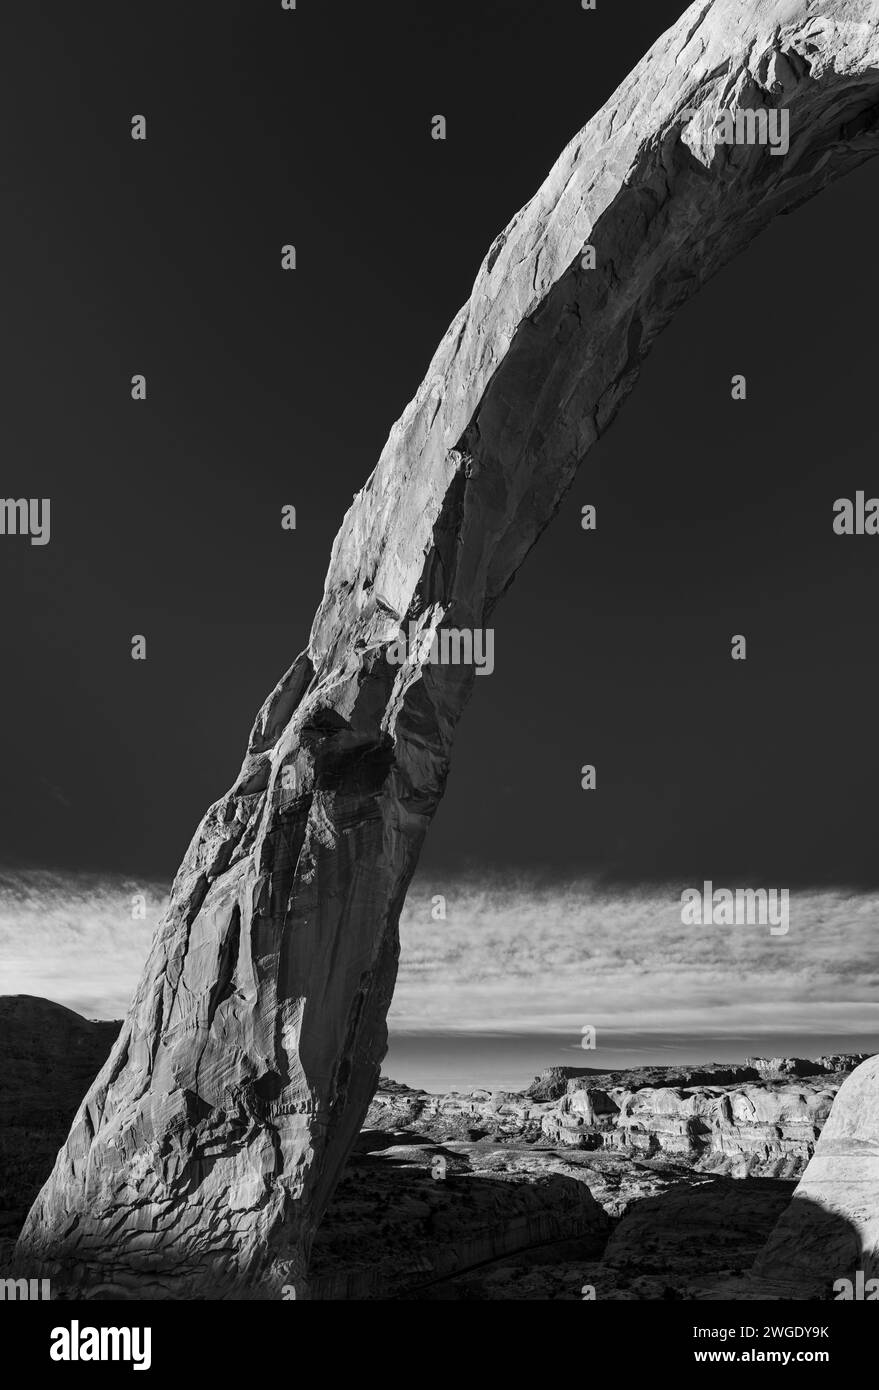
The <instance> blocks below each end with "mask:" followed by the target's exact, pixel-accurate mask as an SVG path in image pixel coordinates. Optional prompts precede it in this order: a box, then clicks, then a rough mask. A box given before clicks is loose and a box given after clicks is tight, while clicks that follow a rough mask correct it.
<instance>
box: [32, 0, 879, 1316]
mask: <svg viewBox="0 0 879 1390" xmlns="http://www.w3.org/2000/svg"><path fill="white" fill-rule="evenodd" d="M754 107H765V108H779V109H781V108H786V109H788V110H789V112H790V131H791V144H790V150H789V152H788V153H787V154H786V155H785V156H783V157H774V156H772V155H771V154H770V153H769V151H768V150H767V149H765V148H760V147H754V146H733V147H726V146H717V144H716V141H715V138H714V136H713V135H712V133H711V129H710V127H711V124H712V120H713V118H714V117H715V116H716V115H718V114H719V113H720V112H721V111H725V110H732V111H737V110H743V109H748V108H754ZM689 110H695V111H696V112H697V113H699V114H698V115H697V117H696V118H693V119H690V118H689V117H688V116H687V115H686V114H685V113H686V112H688V111H689ZM877 115H879V0H874V2H873V3H864V0H808V2H807V0H700V3H697V4H695V5H693V6H692V7H691V8H690V9H689V10H687V12H686V13H685V14H684V15H683V17H682V18H681V19H680V20H679V22H678V23H677V24H676V25H675V26H674V27H673V28H672V29H671V30H670V31H669V32H668V33H667V34H665V35H664V36H663V37H662V38H661V39H660V40H659V41H658V42H657V43H656V45H655V46H654V47H653V49H652V50H651V51H650V52H649V53H648V54H647V56H646V57H645V58H644V59H643V61H642V62H641V63H640V64H639V65H638V67H637V68H636V69H635V70H634V71H633V72H632V74H631V75H630V76H629V77H628V78H627V80H626V81H625V82H624V83H623V84H622V86H621V87H620V88H619V89H618V91H617V92H616V93H615V94H614V96H613V97H612V98H611V100H610V101H609V102H608V103H607V104H606V105H605V106H604V107H603V109H602V110H601V111H599V112H598V114H597V115H596V116H595V117H594V118H593V119H592V120H591V121H590V122H589V123H588V124H587V125H586V126H585V127H584V129H583V130H582V131H580V133H579V134H578V135H577V136H576V137H575V138H574V139H573V140H572V141H571V143H570V144H569V145H568V147H567V148H566V149H565V150H564V152H563V153H562V155H561V156H560V158H559V159H558V161H557V162H556V164H555V166H554V168H553V169H552V171H551V172H550V174H549V177H548V178H547V180H546V182H545V183H544V184H543V186H542V188H541V189H540V190H539V191H538V193H537V194H536V195H535V196H534V198H532V199H531V201H530V202H529V203H528V204H527V205H526V206H525V207H524V208H523V209H522V211H521V212H520V213H518V214H517V216H516V217H514V218H513V220H512V222H511V223H510V225H509V226H508V227H507V228H506V229H505V231H504V232H503V233H501V235H500V236H499V237H498V238H497V239H496V241H495V242H494V244H493V246H492V247H491V249H490V251H489V253H488V255H487V257H486V259H485V261H484V263H483V265H482V267H481V268H480V270H479V273H478V276H477V279H476V283H475V285H474V289H473V293H472V295H471V298H470V300H469V301H468V303H467V304H466V305H465V306H464V308H463V309H462V310H461V312H460V313H459V314H458V316H457V317H456V319H455V320H454V322H453V324H452V326H451V328H450V329H449V331H448V333H447V334H446V336H445V338H444V339H443V341H442V343H441V344H440V347H439V349H438V351H437V353H436V356H435V357H434V360H433V362H432V363H431V366H430V368H429V370H428V373H427V376H426V378H425V381H424V383H423V385H422V386H421V388H420V390H419V391H418V394H417V395H416V397H415V399H414V400H413V402H412V403H411V404H410V406H409V407H408V408H407V410H406V411H405V412H404V414H403V416H402V417H401V419H400V420H399V421H398V422H397V424H396V425H395V426H394V428H393V430H392V432H391V435H390V438H389V440H388V443H387V445H386V447H385V450H384V452H383V454H382V457H381V459H380V461H379V463H378V466H377V468H376V470H375V472H374V473H373V474H372V476H371V478H370V479H369V481H368V482H367V483H366V485H365V487H364V488H363V490H362V491H361V492H360V493H359V494H358V496H357V498H356V499H355V501H354V504H353V506H352V507H351V508H350V510H349V512H348V514H347V516H346V517H345V520H344V522H343V525H342V528H341V530H340V532H339V535H338V536H337V538H336V541H335V544H334V546H333V551H332V557H331V561H330V567H329V573H328V575H327V580H326V587H325V592H324V597H323V600H322V602H321V605H320V608H319V610H318V612H317V615H316V617H315V620H314V625H313V628H312V632H311V637H310V640H309V644H308V648H307V650H306V651H305V652H303V653H302V654H301V655H300V656H299V657H298V658H297V659H296V661H295V662H294V663H293V665H292V667H291V668H290V670H289V671H288V672H287V674H286V675H285V676H284V678H283V679H282V680H281V682H280V683H279V684H278V686H277V687H276V689H275V690H274V691H273V692H272V694H271V695H270V696H269V698H268V700H267V701H266V703H265V705H264V706H263V708H262V710H261V711H260V713H259V715H258V717H257V720H256V723H255V725H254V728H253V731H252V733H251V736H250V741H249V745H248V749H247V754H246V757H245V760H244V764H243V767H242V770H241V773H240V775H239V778H238V780H237V781H236V783H235V785H234V787H233V788H232V790H231V791H230V792H229V793H228V794H227V795H226V796H224V797H223V798H222V799H221V800H220V801H218V802H217V803H216V804H215V805H214V806H212V807H211V808H210V809H209V811H208V812H207V814H206V816H205V818H204V820H203V821H202V824H201V825H200V827H199V829H198V831H197V833H196V835H195V838H194V839H193V841H192V844H191V845H190V847H189V850H188V852H187V854H186V857H185V859H184V861H183V864H182V865H181V868H180V870H179V872H178V875H177V878H176V880H175V883H174V888H173V892H172V898H171V903H170V907H169V910H168V913H167V915H166V917H165V918H164V920H163V922H162V923H161V925H160V927H159V930H158V932H157V934H156V938H155V941H154V943H153V946H152V949H151V952H150V956H149V959H148V961H147V964H146V966H145V968H144V973H143V976H142V978H141V981H140V984H139V987H138V990H137V992H136V995H135V998H134V1001H133V1003H132V1006H131V1009H130V1012H129V1015H128V1017H127V1019H126V1022H125V1025H124V1027H123V1030H122V1033H121V1035H120V1038H119V1041H118V1043H117V1044H116V1046H115V1047H114V1049H113V1052H112V1054H111V1056H110V1058H109V1060H108V1062H107V1064H106V1066H105V1067H104V1068H103V1070H102V1072H101V1074H100V1075H99V1077H98V1078H97V1080H96V1082H95V1083H94V1085H93V1086H92V1088H91V1090H90V1092H89V1094H88V1095H87V1096H86V1098H85V1100H84V1101H83V1104H82V1106H81V1108H80V1110H79V1112H78V1114H77V1116H76V1119H75V1121H74V1124H73V1127H72V1130H71V1133H70V1136H69V1138H68V1141H67V1144H66V1146H65V1148H64V1149H63V1150H62V1151H61V1153H60V1154H59V1156H58V1159H57V1162H56V1164H55V1168H54V1170H53V1173H52V1175H51V1177H50V1179H49V1181H48V1182H47V1184H46V1186H45V1187H44V1189H43V1191H42V1193H41V1195H40V1197H39V1198H38V1200H37V1202H36V1203H35V1205H34V1207H33V1209H32V1211H31V1213H30V1216H29V1218H28V1221H27V1223H26V1226H25V1229H24V1231H23V1233H22V1236H21V1239H20V1242H19V1247H18V1257H19V1260H20V1261H21V1262H22V1264H24V1265H26V1266H27V1269H28V1271H29V1273H30V1274H31V1275H36V1274H37V1273H38V1272H40V1273H43V1274H49V1275H51V1277H52V1279H53V1282H54V1284H55V1287H56V1290H57V1291H59V1292H60V1291H62V1290H67V1291H71V1292H72V1291H77V1290H84V1289H87V1288H89V1287H91V1286H94V1285H96V1284H100V1285H101V1286H103V1287H104V1288H108V1287H109V1288H110V1289H112V1290H115V1291H116V1292H117V1294H118V1296H120V1297H125V1296H129V1295H130V1296H135V1297H141V1298H144V1297H145V1298H163V1297H175V1298H182V1297H190V1298H206V1297H218V1298H222V1297H232V1298H273V1297H278V1296H279V1295H280V1290H281V1287H282V1286H283V1285H284V1284H291V1283H292V1284H294V1285H295V1286H296V1288H297V1292H298V1294H299V1296H307V1278H306V1269H307V1259H308V1251H309V1247H310V1242H311V1238H312V1234H313V1232H314V1229H315V1227H316V1225H317V1223H318V1221H319V1219H320V1216H321V1214H322V1212H323V1210H324V1208H325V1205H326V1202H327V1200H328V1198H329V1196H330V1193H331V1192H332V1188H333V1185H334V1183H335V1181H336V1178H337V1177H338V1174H339V1171H340V1168H341V1166H342V1164H343V1163H344V1160H345V1157H346V1155H347V1153H348V1150H349V1148H350V1145H351V1143H352V1142H353V1139H354V1136H355V1134H356V1132H357V1130H358V1128H359V1125H360V1123H361V1121H362V1118H363V1116H364V1113H365V1110H366V1107H367V1105H368V1102H369V1099H370V1096H371V1093H372V1090H373V1088H374V1086H375V1083H376V1081H377V1079H378V1075H379V1066H380V1062H381V1058H382V1056H383V1053H384V1048H385V1042H386V1030H385V1018H386V1014H387V1009H388V1005H389V1003H390V998H391V993H392V990H393V984H394V977H395V971H396V958H397V950H398V947H397V919H398V916H399V912H400V908H401V905H402V902H403V899H404V896H405V893H406V890H407V887H408V884H409V882H410V879H411V876H412V873H413V871H414V868H415V865H416V861H417V858H418V853H419V850H420V846H421V843H422V841H423V838H424V835H425V833H426V831H427V828H428V826H429V823H430V819H431V816H432V814H433V812H434V810H435V808H436V806H437V804H438V801H439V799H440V797H441V795H442V791H443V785H444V780H445V776H446V772H447V769H448V760H449V755H450V749H451V743H452V738H453V734H454V729H455V724H456V721H457V719H458V716H459V714H460V712H461V710H462V708H463V705H464V704H465V702H466V699H467V698H468V696H469V694H470V691H471V687H472V684H473V672H472V669H467V668H464V667H455V666H447V667H440V666H426V665H422V664H420V662H419V661H418V660H417V659H416V660H414V661H413V662H412V663H411V664H409V665H404V666H402V667H399V666H392V665H390V664H389V663H388V661H387V660H386V659H385V652H386V650H387V647H388V645H389V643H390V642H391V641H392V640H393V638H394V636H395V635H396V631H397V627H398V623H399V622H400V621H401V620H402V621H405V622H409V621H412V622H415V623H416V624H418V625H419V627H420V628H421V629H422V630H424V631H425V632H429V631H430V630H433V629H435V628H436V627H437V625H438V624H439V623H440V622H442V623H443V624H444V625H445V626H457V627H465V628H466V627H477V628H478V627H483V626H485V625H487V623H488V622H489V620H490V615H491V612H492V609H493V607H494V605H495V603H496V602H497V600H498V599H499V598H500V597H501V595H502V594H503V592H504V590H505V589H506V588H507V586H508V585H509V584H510V583H511V581H512V579H513V577H514V575H515V573H516V571H517V569H518V567H519V565H520V564H521V562H522V561H523V559H524V558H525V556H526V555H527V553H528V551H529V550H530V548H531V546H532V545H533V544H534V543H535V541H536V540H537V538H538V536H539V535H540V533H541V531H542V530H543V529H544V527H545V526H546V524H547V523H548V521H549V520H550V518H551V517H552V515H553V513H554V511H555V509H556V507H557V506H558V504H559V502H560V500H561V498H562V496H563V494H564V492H565V490H566V489H567V487H568V485H569V484H570V482H571V480H572V478H573V476H574V473H575V470H576V468H577V466H578V464H579V463H580V462H581V460H582V458H583V456H584V455H585V453H586V452H587V451H588V449H589V447H590V446H591V445H592V444H593V443H594V442H595V440H596V439H597V438H598V437H599V435H600V434H601V433H602V432H603V431H604V430H605V429H606V428H607V426H608V425H609V424H610V422H611V420H612V419H613V417H614V415H615V413H616V411H617V409H618V408H619V406H620V404H621V403H622V401H623V400H624V398H625V396H626V395H627V393H628V392H629V390H630V389H631V387H632V386H633V385H634V382H635V380H636V378H637V374H638V367H639V362H640V360H641V359H642V358H643V357H644V355H645V353H646V352H647V350H648V349H649V347H650V345H651V343H652V342H653V340H654V339H655V337H656V336H657V334H658V333H659V332H660V330H661V329H662V328H663V326H664V325H665V324H666V323H667V322H668V320H669V318H670V317H671V315H672V313H673V312H674V310H675V309H676V308H677V307H678V306H679V305H680V304H682V303H683V302H684V301H685V300H686V299H687V298H688V297H689V296H690V295H691V294H692V293H693V292H694V291H695V290H696V289H698V287H699V286H700V285H701V284H702V283H703V282H704V281H705V280H707V279H708V278H709V277H710V276H711V275H712V274H713V273H714V272H715V271H716V270H717V269H718V268H719V267H720V266H721V265H722V264H723V263H724V262H725V261H727V260H728V259H729V258H730V257H731V256H733V255H734V254H735V253H736V251H738V250H739V249H741V248H742V247H743V246H744V245H746V244H747V242H749V241H750V240H751V239H752V238H753V237H754V236H755V235H756V234H757V232H758V231H760V230H761V228H762V227H764V226H765V225H766V223H767V222H768V221H769V220H770V219H771V218H772V217H773V215H774V214H776V213H778V212H782V211H785V210H787V209H790V208H791V207H793V206H795V205H796V204H797V203H799V202H801V201H803V200H804V199H806V198H808V197H810V196H812V195H813V194H814V193H816V192H817V191H819V190H820V189H821V188H822V187H823V186H824V185H825V184H826V183H828V182H829V181H830V180H831V179H833V178H835V177H836V176H838V175H840V174H842V173H844V172H846V171H848V170H850V169H852V168H854V167H855V166H856V165H857V164H859V163H860V162H862V161H863V160H864V159H866V158H868V157H869V156H870V155H872V154H874V153H876V152H877V150H879V132H877ZM587 245H592V246H594V247H595V250H596V257H597V268H596V269H595V270H586V269H583V267H582V264H581V260H582V256H583V251H584V248H585V247H586V246H587Z"/></svg>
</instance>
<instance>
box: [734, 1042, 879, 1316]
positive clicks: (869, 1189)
mask: <svg viewBox="0 0 879 1390" xmlns="http://www.w3.org/2000/svg"><path fill="white" fill-rule="evenodd" d="M877 1193H879V1056H877V1057H871V1058H870V1059H869V1060H868V1061H866V1062H863V1063H862V1064H861V1066H859V1067H858V1068H857V1069H856V1070H855V1071H853V1072H852V1074H851V1076H850V1077H849V1078H848V1079H847V1080H846V1081H844V1082H843V1084H842V1086H841V1087H840V1090H839V1094H838V1095H837V1097H836V1100H835V1101H834V1103H833V1108H832V1110H831V1112H830V1118H829V1119H828V1121H827V1124H826V1125H825V1126H824V1129H823V1131H822V1133H821V1138H820V1139H819V1140H818V1144H817V1146H816V1148H815V1153H814V1156H813V1157H812V1160H811V1162H810V1163H809V1165H808V1167H807V1168H806V1171H805V1173H804V1174H803V1176H802V1178H801V1180H800V1182H799V1184H798V1186H797V1189H796V1192H795V1193H794V1197H793V1201H792V1202H791V1203H790V1206H789V1207H788V1208H787V1210H786V1211H785V1212H784V1214H783V1216H782V1217H781V1219H780V1220H779V1222H778V1225H777V1226H776V1228H775V1230H774V1231H773V1232H772V1235H771V1236H770V1238H769V1240H768V1241H767V1243H766V1247H765V1249H764V1250H763V1252H762V1253H761V1255H760V1257H759V1259H758V1260H757V1263H756V1264H755V1266H754V1271H753V1272H754V1277H755V1279H758V1280H762V1281H764V1282H766V1283H774V1284H777V1285H778V1286H779V1287H780V1288H782V1289H783V1290H784V1292H785V1294H786V1296H790V1297H813V1298H829V1297H833V1294H832V1292H831V1291H832V1289H833V1285H834V1284H835V1283H836V1281H837V1280H840V1279H848V1280H850V1281H851V1282H852V1283H853V1284H854V1282H855V1280H856V1278H857V1274H858V1272H859V1271H860V1272H861V1273H862V1275H863V1277H864V1280H869V1279H875V1278H877V1277H879V1200H877Z"/></svg>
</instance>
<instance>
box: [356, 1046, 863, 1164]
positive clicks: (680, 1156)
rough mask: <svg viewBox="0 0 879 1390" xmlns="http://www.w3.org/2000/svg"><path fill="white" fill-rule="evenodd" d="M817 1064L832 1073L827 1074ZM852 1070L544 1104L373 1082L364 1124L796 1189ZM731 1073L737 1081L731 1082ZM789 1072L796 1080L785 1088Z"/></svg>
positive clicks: (713, 1080)
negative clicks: (670, 1164) (664, 1165)
mask: <svg viewBox="0 0 879 1390" xmlns="http://www.w3.org/2000/svg"><path fill="white" fill-rule="evenodd" d="M827 1061H831V1062H833V1063H835V1064H836V1065H835V1066H834V1067H833V1068H832V1069H829V1068H827V1067H826V1066H825V1062H827ZM860 1061H861V1058H860V1056H850V1057H844V1056H841V1057H838V1058H820V1059H819V1060H817V1061H813V1062H809V1061H805V1060H803V1059H801V1058H775V1059H773V1060H772V1061H767V1060H765V1059H764V1058H759V1057H758V1058H752V1059H751V1063H752V1065H749V1066H736V1065H733V1064H730V1065H728V1066H709V1067H700V1068H688V1069H683V1068H674V1067H636V1068H634V1069H633V1070H631V1071H629V1072H607V1073H605V1074H603V1075H602V1074H596V1075H594V1076H590V1077H584V1076H582V1075H581V1074H575V1075H574V1076H572V1077H570V1078H569V1079H568V1081H567V1083H566V1089H565V1090H564V1091H563V1092H562V1093H561V1094H560V1095H556V1096H554V1097H553V1098H551V1099H546V1100H543V1099H536V1098H535V1096H534V1091H535V1087H534V1086H532V1087H531V1088H530V1090H529V1091H527V1092H525V1093H520V1092H507V1091H494V1092H492V1091H485V1090H475V1091H470V1092H468V1093H467V1094H458V1093H457V1092H455V1091H452V1092H450V1093H449V1094H448V1095H431V1094H429V1093H428V1092H427V1091H417V1090H411V1089H410V1088H409V1087H406V1086H398V1085H396V1083H387V1082H385V1081H382V1083H381V1084H380V1086H379V1089H378V1092H377V1093H376V1095H375V1097H374V1098H373V1102H372V1104H371V1106H370V1107H369V1110H368V1112H367V1116H366V1124H367V1126H369V1127H370V1128H372V1129H375V1130H380V1131H385V1132H386V1131H389V1130H390V1131H398V1132H400V1131H417V1132H418V1133H419V1134H420V1135H422V1136H423V1137H425V1138H430V1139H433V1140H436V1141H439V1142H449V1141H452V1140H455V1141H461V1142H465V1141H466V1142H473V1141H478V1140H479V1139H482V1138H488V1137H491V1138H493V1139H495V1140H497V1141H498V1142H505V1143H506V1142H515V1143H518V1144H542V1145H553V1146H555V1147H557V1148H559V1149H580V1150H588V1151H590V1152H597V1151H602V1152H605V1153H607V1152H613V1153H619V1154H621V1155H624V1156H626V1157H628V1158H630V1159H640V1158H656V1157H663V1158H666V1159H672V1160H675V1161H677V1162H678V1163H680V1164H686V1165H687V1167H689V1168H692V1169H693V1171H695V1172H700V1173H717V1174H723V1175H729V1176H731V1177H735V1178H743V1177H772V1178H785V1179H796V1178H799V1177H800V1176H801V1175H802V1173H803V1172H804V1170H805V1168H806V1164H807V1163H808V1162H809V1160H810V1159H811V1157H812V1155H813V1153H814V1152H815V1145H816V1142H817V1140H818V1137H819V1135H820V1133H821V1130H822V1128H823V1126H824V1124H825V1123H826V1121H827V1117H828V1115H829V1114H830V1111H831V1105H832V1104H833V1100H834V1097H835V1096H836V1094H837V1092H838V1091H839V1088H840V1086H841V1085H842V1083H843V1081H844V1080H845V1077H846V1075H847V1074H848V1072H849V1071H851V1069H852V1068H853V1067H855V1066H857V1065H858V1063H859V1062H860ZM554 1070H559V1071H561V1070H562V1068H558V1069H554ZM571 1070H573V1071H575V1069H573V1068H571ZM762 1072H768V1073H770V1075H769V1076H767V1077H761V1073H762ZM735 1073H741V1076H739V1077H736V1078H735V1079H733V1074H735ZM793 1073H796V1074H797V1075H798V1076H799V1078H800V1079H799V1080H797V1081H791V1080H790V1079H789V1076H790V1075H791V1074H793ZM689 1078H692V1079H689ZM538 1089H539V1088H538Z"/></svg>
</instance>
